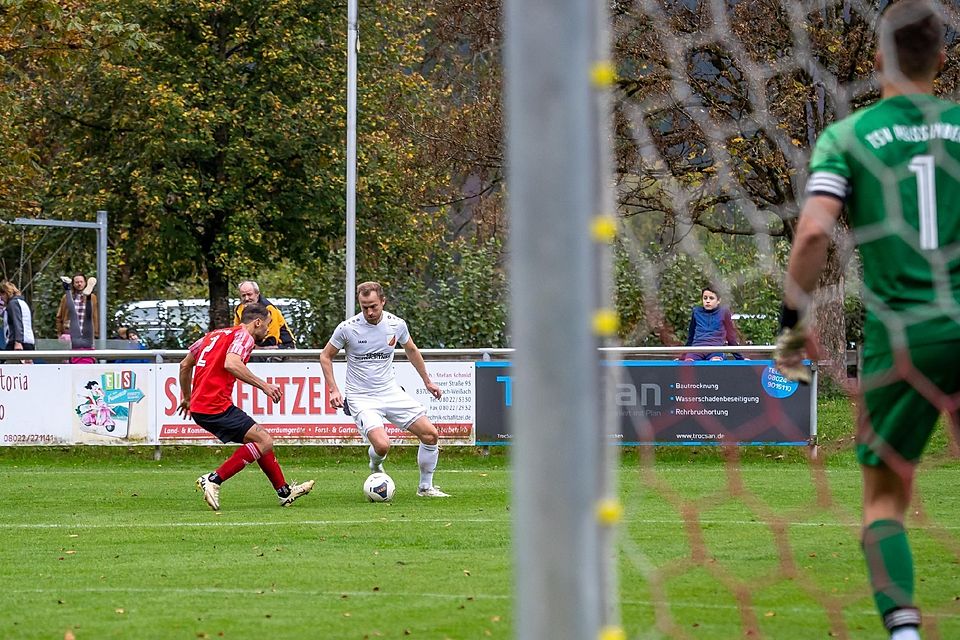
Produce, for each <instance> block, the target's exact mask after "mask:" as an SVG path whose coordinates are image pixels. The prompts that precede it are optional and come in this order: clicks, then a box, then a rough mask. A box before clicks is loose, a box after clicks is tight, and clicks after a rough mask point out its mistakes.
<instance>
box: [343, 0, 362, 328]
mask: <svg viewBox="0 0 960 640" xmlns="http://www.w3.org/2000/svg"><path fill="white" fill-rule="evenodd" d="M359 51H360V37H359V34H358V33H357V0H347V229H346V235H347V275H346V313H345V315H344V317H345V318H349V317H350V316H352V315H354V313H356V311H355V309H356V304H355V296H356V288H357V287H356V278H357V54H358V53H359Z"/></svg>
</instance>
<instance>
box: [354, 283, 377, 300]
mask: <svg viewBox="0 0 960 640" xmlns="http://www.w3.org/2000/svg"><path fill="white" fill-rule="evenodd" d="M371 291H375V292H376V293H377V297H378V298H380V299H381V300H383V287H381V286H380V283H379V282H373V281H370V282H361V283H360V284H358V285H357V297H358V298H359V297H360V296H365V295H367V294H368V293H370V292H371Z"/></svg>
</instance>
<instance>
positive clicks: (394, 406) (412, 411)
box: [346, 386, 427, 438]
mask: <svg viewBox="0 0 960 640" xmlns="http://www.w3.org/2000/svg"><path fill="white" fill-rule="evenodd" d="M346 402H347V406H348V408H349V409H350V414H351V415H352V416H353V421H354V423H355V424H356V425H357V429H358V430H359V431H360V435H362V436H363V437H364V438H366V437H367V434H368V433H369V432H370V430H371V429H377V428H381V427H383V422H384V420H389V421H390V422H391V423H392V424H394V425H395V426H398V427H400V428H401V429H409V428H410V425H412V424H413V423H414V422H416V420H417V418H419V417H420V416H422V415H426V413H427V410H426V409H425V408H424V406H423V405H422V404H420V403H419V402H417V401H416V400H414V399H413V398H411V397H410V396H409V395H407V393H406V392H405V391H404V390H403V389H401V388H400V387H399V386H398V387H396V388H394V389H388V390H386V391H382V392H380V393H377V394H369V395H368V394H356V393H351V394H348V395H347V398H346Z"/></svg>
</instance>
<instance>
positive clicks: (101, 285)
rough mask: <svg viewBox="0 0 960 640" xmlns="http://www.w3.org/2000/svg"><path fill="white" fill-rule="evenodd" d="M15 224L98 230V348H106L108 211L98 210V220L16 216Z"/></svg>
mask: <svg viewBox="0 0 960 640" xmlns="http://www.w3.org/2000/svg"><path fill="white" fill-rule="evenodd" d="M13 224H19V225H23V226H27V227H69V228H71V229H96V230H97V311H98V312H99V314H100V318H99V319H98V322H97V331H98V332H99V334H100V337H99V338H97V348H98V349H105V348H106V345H107V212H106V211H102V210H101V211H97V221H96V222H83V221H80V220H43V219H38V218H14V220H13Z"/></svg>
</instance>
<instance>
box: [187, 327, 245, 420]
mask: <svg viewBox="0 0 960 640" xmlns="http://www.w3.org/2000/svg"><path fill="white" fill-rule="evenodd" d="M254 344H255V343H254V340H253V336H251V335H250V334H249V333H247V330H246V329H244V327H243V326H239V327H230V328H229V329H217V330H216V331H211V332H210V333H208V334H207V335H205V336H203V337H202V338H200V339H199V340H197V341H196V342H194V343H193V344H192V345H190V353H192V354H193V357H194V359H195V360H196V364H195V365H194V368H193V394H192V395H191V396H190V412H191V413H193V412H196V413H207V414H214V413H223V412H224V411H226V410H227V409H229V408H230V406H231V405H232V404H233V400H232V396H233V385H234V383H236V381H237V379H236V378H234V377H233V376H232V375H231V374H230V373H229V372H228V371H227V370H226V369H224V368H223V362H224V360H225V359H226V357H227V354H228V353H235V354H236V355H238V356H240V357H241V358H242V359H243V362H244V364H246V362H247V360H249V359H250V352H251V351H253V347H254Z"/></svg>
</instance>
